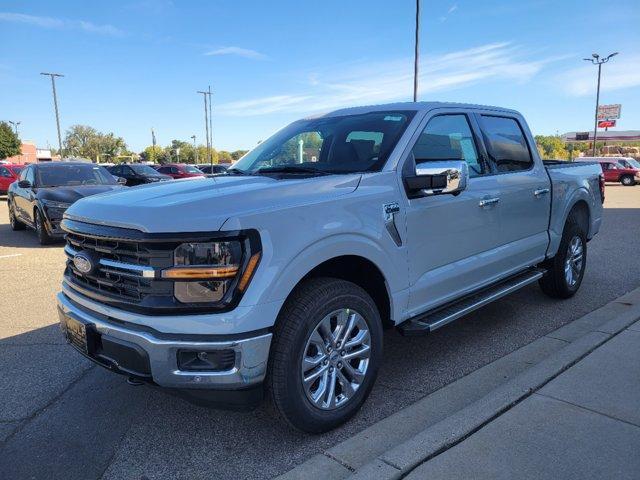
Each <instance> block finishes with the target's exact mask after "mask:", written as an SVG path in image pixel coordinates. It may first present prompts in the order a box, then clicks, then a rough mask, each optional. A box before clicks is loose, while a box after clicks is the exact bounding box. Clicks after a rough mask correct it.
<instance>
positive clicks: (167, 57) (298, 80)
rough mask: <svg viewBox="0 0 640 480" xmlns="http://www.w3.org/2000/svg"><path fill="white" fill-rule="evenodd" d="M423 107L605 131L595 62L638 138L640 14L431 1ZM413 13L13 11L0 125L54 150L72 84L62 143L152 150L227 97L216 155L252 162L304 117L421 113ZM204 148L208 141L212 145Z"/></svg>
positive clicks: (353, 8) (9, 8) (305, 6)
mask: <svg viewBox="0 0 640 480" xmlns="http://www.w3.org/2000/svg"><path fill="white" fill-rule="evenodd" d="M422 3H423V5H422V16H421V18H422V35H421V72H422V74H421V79H420V85H421V91H420V99H422V100H444V101H456V102H474V103H484V104H494V105H500V106H505V107H511V108H515V109H517V110H520V111H521V112H522V113H523V114H524V115H525V116H526V118H527V119H528V120H529V123H530V125H531V127H532V130H533V131H534V133H541V134H553V133H556V131H558V132H560V133H563V132H566V131H573V130H589V129H590V128H592V126H593V110H594V101H595V99H594V96H595V94H594V92H595V74H596V68H595V67H593V66H591V65H590V64H587V62H584V61H582V58H584V57H588V56H590V54H591V53H592V52H599V53H601V54H605V55H606V54H608V53H611V52H613V51H619V52H620V55H619V56H617V57H616V58H614V59H613V60H612V61H611V62H610V63H609V64H608V65H606V67H605V69H604V75H603V84H602V95H601V100H602V103H621V104H622V105H623V107H622V119H621V120H620V121H619V129H640V28H638V26H639V25H640V3H639V2H638V0H617V1H616V2H602V1H591V0H580V1H572V0H555V1H545V0H523V1H517V2H511V1H495V0H489V1H472V0H451V1H442V2H438V1H424V0H423V2H422ZM413 15H414V1H413V0H395V1H384V0H368V1H365V0H351V1H347V0H324V1H323V2H301V1H289V0H286V1H285V0H282V1H275V0H273V1H268V2H265V1H250V0H247V1H242V2H238V1H222V0H219V1H197V2H196V1H190V2H187V1H177V0H176V1H173V2H172V1H168V0H158V1H151V0H129V1H115V0H112V1H110V2H87V1H83V2H80V1H78V2H74V1H62V0H60V1H56V2H45V1H30V2H24V1H11V0H3V2H2V3H0V45H2V55H0V119H5V120H20V121H21V122H22V123H21V125H20V132H21V136H22V137H23V138H24V139H29V140H34V141H36V142H37V144H38V145H39V146H46V144H47V142H48V143H50V144H51V145H52V146H56V145H57V139H56V130H55V120H54V116H53V108H52V99H51V88H50V83H49V82H48V80H47V78H45V77H42V76H40V75H39V73H40V72H42V71H54V72H60V73H64V74H65V78H62V79H60V80H59V82H58V84H57V86H58V95H59V105H60V116H61V124H62V128H63V130H64V129H66V128H67V127H69V126H70V125H73V124H77V123H80V124H87V125H91V126H93V127H95V128H97V129H99V130H102V131H106V132H110V131H113V132H114V133H116V134H117V135H120V136H123V137H124V138H125V140H126V141H127V143H128V145H129V147H130V148H132V149H134V150H136V151H139V150H141V149H143V148H144V147H145V146H147V145H149V144H150V143H151V134H150V129H151V127H154V129H155V131H156V135H157V138H158V142H159V143H160V144H162V145H165V144H168V143H169V142H170V141H171V139H174V138H178V139H182V140H189V137H190V136H191V135H193V134H195V135H196V136H197V137H198V139H204V119H203V117H204V113H203V105H202V96H201V95H198V94H196V91H197V90H202V89H206V87H207V85H209V84H210V85H211V86H212V88H213V90H214V117H213V124H214V126H213V128H214V134H213V136H214V140H213V141H214V146H215V147H216V148H218V149H227V150H234V149H239V148H251V147H253V146H255V145H256V143H257V142H258V141H259V140H262V139H265V138H266V137H267V136H268V135H270V134H271V133H272V132H273V131H275V130H276V129H278V128H280V127H281V126H283V125H284V124H286V123H288V122H290V121H292V120H295V119H296V118H299V117H302V116H306V115H308V114H310V113H314V112H319V111H327V110H331V109H335V108H337V107H340V106H347V105H363V104H371V103H384V102H389V101H404V100H410V98H411V94H412V55H413ZM199 141H200V140H199Z"/></svg>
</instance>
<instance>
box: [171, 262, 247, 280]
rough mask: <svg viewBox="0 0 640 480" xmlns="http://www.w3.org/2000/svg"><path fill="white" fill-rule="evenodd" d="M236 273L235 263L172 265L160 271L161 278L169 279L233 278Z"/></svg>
mask: <svg viewBox="0 0 640 480" xmlns="http://www.w3.org/2000/svg"><path fill="white" fill-rule="evenodd" d="M237 273H238V266H237V265H228V266H224V267H172V268H167V269H166V270H163V271H162V278H167V279H169V280H211V279H225V278H233V277H235V276H236V274H237Z"/></svg>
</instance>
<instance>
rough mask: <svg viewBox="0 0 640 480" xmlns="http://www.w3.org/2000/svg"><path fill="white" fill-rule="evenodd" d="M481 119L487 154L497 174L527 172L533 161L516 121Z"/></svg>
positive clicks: (499, 118)
mask: <svg viewBox="0 0 640 480" xmlns="http://www.w3.org/2000/svg"><path fill="white" fill-rule="evenodd" d="M481 117H482V122H481V127H482V134H483V136H484V141H485V144H486V145H487V153H488V154H489V157H490V158H491V160H493V162H494V163H495V165H496V169H497V170H498V172H517V171H520V170H529V169H530V168H531V167H532V166H533V159H532V158H531V153H530V152H529V147H528V146H527V141H526V139H525V137H524V133H523V132H522V128H520V124H519V123H518V121H517V120H515V119H514V118H507V117H494V116H489V115H482V116H481Z"/></svg>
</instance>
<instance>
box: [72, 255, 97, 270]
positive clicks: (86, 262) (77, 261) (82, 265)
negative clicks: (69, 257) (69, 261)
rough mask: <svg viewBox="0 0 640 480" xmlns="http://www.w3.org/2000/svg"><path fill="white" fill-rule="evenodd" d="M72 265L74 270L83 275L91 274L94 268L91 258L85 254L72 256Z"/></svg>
mask: <svg viewBox="0 0 640 480" xmlns="http://www.w3.org/2000/svg"><path fill="white" fill-rule="evenodd" d="M73 265H74V266H75V267H76V270H78V271H79V272H80V273H82V274H84V275H87V274H89V273H91V272H92V271H93V268H94V267H95V265H94V264H93V261H92V259H91V257H90V256H89V255H88V254H87V253H85V252H80V253H76V254H75V255H74V257H73Z"/></svg>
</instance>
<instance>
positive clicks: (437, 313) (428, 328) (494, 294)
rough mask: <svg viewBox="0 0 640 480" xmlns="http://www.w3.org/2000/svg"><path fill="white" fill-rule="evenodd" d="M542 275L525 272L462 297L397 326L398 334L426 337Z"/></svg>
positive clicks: (539, 270) (535, 272)
mask: <svg viewBox="0 0 640 480" xmlns="http://www.w3.org/2000/svg"><path fill="white" fill-rule="evenodd" d="M544 274H545V271H544V270H542V269H533V270H527V271H526V272H523V273H519V274H517V275H514V276H512V277H509V278H507V279H506V280H502V281H500V282H498V283H496V284H494V285H491V286H489V287H485V288H483V289H481V290H479V291H477V292H475V293H471V294H469V295H467V296H465V297H462V298H461V299H460V300H456V301H454V302H452V303H448V304H446V305H444V306H442V307H438V308H436V309H434V310H430V311H428V312H426V313H423V314H422V315H418V316H417V317H414V318H411V319H409V320H407V321H406V322H403V323H401V324H400V325H398V327H397V328H398V330H399V331H400V334H401V335H404V336H405V337H415V336H421V335H426V334H427V333H429V332H432V331H433V330H435V329H437V328H440V327H442V326H444V325H446V324H447V323H450V322H453V321H454V320H456V319H458V318H460V317H462V316H464V315H466V314H467V313H470V312H473V311H474V310H476V309H478V308H480V307H483V306H484V305H487V304H488V303H491V302H493V301H494V300H497V299H499V298H501V297H504V296H505V295H508V294H510V293H512V292H515V291H516V290H519V289H520V288H522V287H524V286H526V285H529V284H530V283H533V282H535V281H537V280H538V279H540V278H541V277H542V276H543V275H544Z"/></svg>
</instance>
